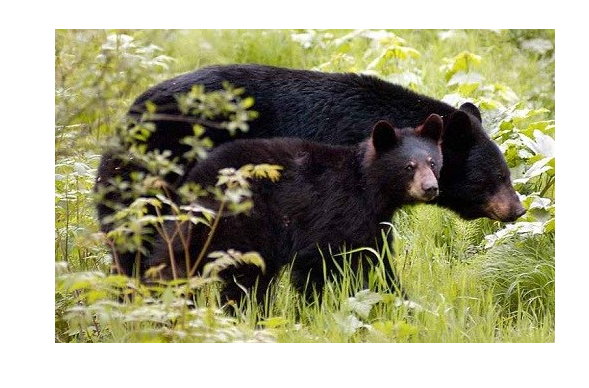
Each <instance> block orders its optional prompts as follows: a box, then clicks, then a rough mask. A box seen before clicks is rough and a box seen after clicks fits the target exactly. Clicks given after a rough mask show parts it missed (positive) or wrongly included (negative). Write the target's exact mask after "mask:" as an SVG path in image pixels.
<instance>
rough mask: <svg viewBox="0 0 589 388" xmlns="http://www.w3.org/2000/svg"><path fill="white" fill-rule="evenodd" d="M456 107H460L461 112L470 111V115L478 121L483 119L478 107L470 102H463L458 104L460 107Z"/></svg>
mask: <svg viewBox="0 0 589 388" xmlns="http://www.w3.org/2000/svg"><path fill="white" fill-rule="evenodd" d="M458 109H460V110H461V111H463V112H466V113H470V114H471V115H473V116H474V117H476V118H477V120H479V122H481V123H482V122H483V119H482V117H481V111H480V110H479V108H477V107H476V105H474V104H471V103H470V102H465V103H464V104H462V105H460V108H458Z"/></svg>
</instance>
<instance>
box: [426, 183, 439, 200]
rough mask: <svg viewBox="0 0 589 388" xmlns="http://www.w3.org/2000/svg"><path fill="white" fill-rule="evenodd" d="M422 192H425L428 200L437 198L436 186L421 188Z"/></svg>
mask: <svg viewBox="0 0 589 388" xmlns="http://www.w3.org/2000/svg"><path fill="white" fill-rule="evenodd" d="M423 191H424V192H425V195H426V196H427V197H428V198H435V197H437V196H438V186H437V185H432V186H426V187H423Z"/></svg>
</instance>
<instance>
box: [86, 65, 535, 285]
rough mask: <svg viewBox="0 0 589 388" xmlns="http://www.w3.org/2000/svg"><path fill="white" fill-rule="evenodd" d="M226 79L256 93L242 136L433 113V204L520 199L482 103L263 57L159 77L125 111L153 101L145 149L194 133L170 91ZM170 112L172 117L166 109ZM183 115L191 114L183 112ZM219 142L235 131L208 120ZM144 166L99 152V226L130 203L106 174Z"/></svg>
mask: <svg viewBox="0 0 589 388" xmlns="http://www.w3.org/2000/svg"><path fill="white" fill-rule="evenodd" d="M224 81H228V82H230V83H231V84H232V85H234V86H236V87H243V88H245V90H246V94H247V95H249V96H252V97H254V99H255V104H254V107H253V109H254V110H256V111H257V112H258V113H259V117H258V118H257V119H256V120H254V121H252V122H251V123H250V126H249V131H248V132H246V133H239V134H238V137H242V138H271V137H285V136H288V137H300V138H304V139H309V140H313V141H318V142H322V143H326V144H333V145H352V144H357V143H358V142H360V141H362V140H363V139H365V138H366V137H367V136H368V135H369V134H370V130H371V128H372V126H373V125H374V123H375V122H377V121H379V120H387V121H390V122H393V123H395V125H397V126H398V127H416V126H418V125H419V124H421V123H422V122H423V121H424V120H425V119H426V118H427V117H428V116H429V115H431V114H438V115H440V116H442V118H443V121H444V127H445V130H444V139H443V145H442V152H443V157H444V168H443V169H442V171H441V175H440V182H439V184H440V196H439V198H438V201H437V204H438V205H440V206H444V207H447V208H449V209H452V210H453V211H455V212H457V213H458V214H459V215H460V216H462V217H463V218H466V219H474V218H478V217H489V218H492V219H495V220H500V221H513V220H515V219H517V218H518V217H519V216H521V215H522V214H523V213H524V212H525V209H524V208H523V206H522V204H521V202H520V201H519V199H518V197H517V195H516V193H515V190H514V189H513V187H512V185H511V181H510V173H509V170H508V168H507V165H506V163H505V160H504V158H503V155H502V154H501V152H500V150H499V148H498V147H497V145H496V144H495V143H493V141H491V140H490V139H489V137H488V136H487V134H486V133H485V131H484V130H483V127H482V124H481V116H480V112H479V110H478V109H477V108H476V107H475V106H474V105H472V104H470V103H466V104H464V105H462V106H461V107H460V109H455V108H453V107H451V106H449V105H447V104H445V103H443V102H441V101H438V100H435V99H433V98H430V97H427V96H424V95H420V94H417V93H414V92H412V91H410V90H408V89H405V88H403V87H401V86H398V85H394V84H391V83H388V82H385V81H383V80H380V79H378V78H376V77H372V76H367V75H359V74H351V73H322V72H317V71H307V70H292V69H283V68H277V67H271V66H262V65H227V66H212V67H207V68H203V69H200V70H197V71H195V72H192V73H187V74H183V75H180V76H178V77H176V78H173V79H170V80H167V81H165V82H162V83H161V84H159V85H156V86H154V87H152V88H151V89H149V90H147V91H146V92H145V93H144V94H143V95H141V96H140V97H139V98H138V99H137V100H136V101H135V102H134V103H133V105H132V107H131V109H130V111H129V116H131V117H134V118H139V117H140V116H141V115H142V113H144V112H146V110H147V108H146V103H147V102H151V103H153V104H155V105H156V106H157V107H158V110H157V112H158V113H160V114H164V115H165V116H164V117H167V118H165V119H158V120H154V121H153V123H154V125H155V131H154V132H153V133H152V135H151V136H150V137H149V138H148V140H147V142H146V145H147V149H148V150H155V149H158V150H161V151H163V150H169V151H171V153H172V156H174V157H178V160H179V163H180V164H181V165H184V166H186V171H188V170H189V169H190V167H191V166H188V165H187V164H189V163H188V162H187V161H186V159H184V156H183V154H184V152H186V151H187V150H188V147H187V146H186V145H182V144H181V143H180V140H181V139H182V138H184V137H187V136H190V135H192V134H193V130H192V122H191V121H190V120H189V121H188V122H182V119H183V118H185V117H182V115H181V113H180V111H179V109H178V104H177V100H176V97H177V96H178V95H180V94H184V93H187V92H188V91H189V90H190V89H191V88H192V86H193V85H195V84H200V85H204V87H205V89H206V91H212V90H219V89H222V87H223V82H224ZM170 117H172V118H173V119H170ZM188 119H189V118H188ZM206 136H209V137H210V138H211V139H212V140H213V141H214V142H215V144H221V143H223V142H226V141H229V140H231V139H232V138H231V137H230V136H229V135H228V134H227V132H226V131H220V130H215V129H213V128H208V129H207V131H206ZM139 169H140V167H138V165H136V164H128V163H126V162H124V161H123V159H121V158H118V157H117V156H116V155H114V154H112V153H105V154H104V155H103V158H102V160H101V164H100V167H99V171H98V181H97V185H96V188H97V189H110V192H109V194H107V196H106V197H105V199H104V200H103V201H100V202H99V203H98V216H99V220H100V223H101V227H102V230H103V231H109V230H110V229H111V227H112V226H111V224H109V223H108V222H107V221H106V217H107V216H108V215H110V214H112V213H113V208H112V207H111V206H110V205H109V202H113V203H117V202H118V203H122V204H123V205H128V204H129V203H130V201H131V199H132V198H122V193H121V192H120V190H118V189H114V190H112V189H113V185H112V184H111V182H112V179H113V178H114V177H116V176H121V177H122V179H123V180H128V179H129V178H128V177H129V175H130V174H131V173H132V172H133V171H136V170H139ZM165 179H166V180H167V181H168V182H169V183H170V184H171V185H178V184H179V183H181V182H182V177H178V176H177V175H174V174H169V175H167V176H166V177H165ZM134 257H135V254H133V253H131V254H120V255H119V261H120V264H121V267H122V268H121V270H122V271H123V272H124V273H127V274H131V270H132V268H133V261H134Z"/></svg>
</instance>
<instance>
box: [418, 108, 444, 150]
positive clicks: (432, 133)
mask: <svg viewBox="0 0 589 388" xmlns="http://www.w3.org/2000/svg"><path fill="white" fill-rule="evenodd" d="M443 132H444V121H443V120H442V117H440V116H439V115H437V114H435V113H432V114H431V115H429V117H428V118H427V119H425V122H424V123H423V124H422V125H420V126H419V127H417V129H416V130H415V133H416V134H417V135H418V136H422V137H427V138H429V139H432V140H434V141H435V142H437V143H440V142H441V141H442V133H443Z"/></svg>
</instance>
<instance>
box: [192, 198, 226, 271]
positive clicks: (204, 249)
mask: <svg viewBox="0 0 589 388" xmlns="http://www.w3.org/2000/svg"><path fill="white" fill-rule="evenodd" d="M225 203H226V200H225V199H223V201H221V205H220V206H219V211H217V215H216V216H215V221H214V222H213V226H211V230H210V231H209V235H208V236H207V240H206V241H205V244H204V245H203V247H202V249H201V250H200V253H199V255H198V258H197V259H196V261H195V262H194V265H193V266H192V268H191V269H190V272H189V273H188V276H189V277H192V276H193V275H194V273H195V272H196V269H197V268H198V265H199V264H200V262H201V261H202V259H203V258H204V255H205V253H206V252H207V250H208V249H209V245H210V244H211V241H212V240H213V235H214V234H215V230H216V229H217V225H219V221H220V220H221V214H223V210H224V209H225Z"/></svg>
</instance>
